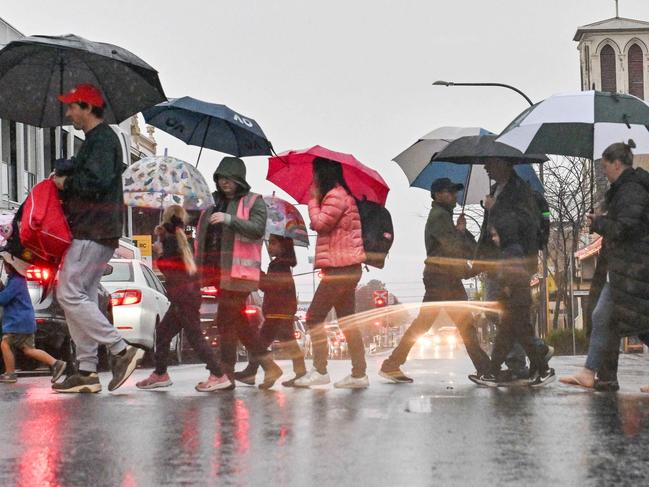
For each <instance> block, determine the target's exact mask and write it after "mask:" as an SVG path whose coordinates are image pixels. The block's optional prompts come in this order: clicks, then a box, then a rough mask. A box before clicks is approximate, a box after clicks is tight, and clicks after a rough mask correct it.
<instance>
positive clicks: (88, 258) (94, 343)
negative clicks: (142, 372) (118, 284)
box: [56, 239, 126, 372]
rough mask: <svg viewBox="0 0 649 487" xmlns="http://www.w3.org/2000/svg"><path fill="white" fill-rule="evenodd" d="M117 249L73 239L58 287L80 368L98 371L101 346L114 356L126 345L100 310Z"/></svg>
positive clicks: (59, 298)
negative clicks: (105, 276) (101, 289)
mask: <svg viewBox="0 0 649 487" xmlns="http://www.w3.org/2000/svg"><path fill="white" fill-rule="evenodd" d="M112 256H113V249H112V248H110V247H107V246H105V245H101V244H99V243H97V242H93V241H92V240H76V239H75V240H73V241H72V245H70V248H69V249H68V252H67V254H66V255H65V258H64V259H63V266H62V267H61V270H60V271H59V281H58V284H57V287H56V292H57V298H58V300H59V303H61V307H62V308H63V311H64V312H65V320H66V321H67V324H68V330H70V336H71V337H72V340H73V341H74V344H75V346H76V349H77V360H78V361H79V369H80V370H84V371H87V372H96V371H97V347H98V346H99V345H106V346H107V347H108V349H109V350H110V352H111V353H112V354H117V353H119V352H121V351H122V350H124V348H125V347H126V342H125V341H124V339H123V338H122V337H121V335H120V334H119V333H118V332H117V330H116V329H115V327H113V325H112V324H111V323H110V322H109V321H108V320H107V319H106V317H105V316H104V315H103V314H102V312H101V311H100V310H99V306H98V300H97V290H98V288H99V281H101V277H102V275H103V273H104V269H105V268H106V264H107V263H108V261H109V260H110V258H111V257H112Z"/></svg>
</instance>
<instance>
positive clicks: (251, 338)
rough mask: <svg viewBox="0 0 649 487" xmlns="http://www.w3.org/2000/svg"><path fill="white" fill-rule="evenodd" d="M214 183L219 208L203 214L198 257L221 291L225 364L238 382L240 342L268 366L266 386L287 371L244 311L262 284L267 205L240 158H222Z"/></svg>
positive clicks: (207, 282)
mask: <svg viewBox="0 0 649 487" xmlns="http://www.w3.org/2000/svg"><path fill="white" fill-rule="evenodd" d="M214 182H215V183H216V191H215V192H214V194H213V196H214V206H213V207H212V208H210V209H208V210H206V211H204V212H203V214H202V215H201V218H200V221H199V224H198V238H197V242H196V247H197V248H196V255H197V265H198V269H199V271H200V272H201V276H202V285H203V286H214V287H216V288H217V289H219V291H220V293H219V308H218V311H217V314H216V318H215V324H216V326H217V328H218V330H219V338H220V344H221V346H220V349H221V362H222V365H223V368H224V371H225V372H226V373H227V374H228V376H229V377H230V378H231V380H232V382H233V384H234V365H235V363H236V358H237V340H240V341H241V343H243V345H244V346H245V347H246V349H247V350H248V353H250V354H251V355H252V356H253V357H255V358H256V359H257V360H258V362H259V363H260V365H261V366H262V368H263V369H264V372H265V375H264V381H263V382H262V383H261V384H260V386H259V387H260V388H261V389H267V388H270V387H272V386H273V384H274V383H275V381H276V380H277V379H278V378H279V377H280V376H281V375H282V369H281V368H280V367H279V366H278V365H277V364H276V363H275V362H273V360H272V359H271V357H270V355H269V354H268V352H267V350H266V349H265V348H264V347H263V345H262V344H261V341H260V340H259V337H258V333H257V330H254V329H252V328H251V327H250V325H249V324H248V321H247V319H246V317H245V315H244V313H243V310H244V308H245V305H246V299H247V297H248V295H249V294H250V293H251V292H252V291H255V290H257V289H258V288H259V276H260V269H261V244H262V239H263V237H264V232H265V229H266V204H265V203H264V200H263V198H262V197H261V196H260V195H258V194H255V193H252V192H251V191H250V185H249V184H248V182H247V181H246V166H245V165H244V163H243V161H242V160H241V159H239V158H237V157H225V158H223V160H221V162H220V164H219V166H218V168H217V169H216V171H215V172H214ZM242 249H243V250H242ZM251 253H252V254H254V255H252V256H251Z"/></svg>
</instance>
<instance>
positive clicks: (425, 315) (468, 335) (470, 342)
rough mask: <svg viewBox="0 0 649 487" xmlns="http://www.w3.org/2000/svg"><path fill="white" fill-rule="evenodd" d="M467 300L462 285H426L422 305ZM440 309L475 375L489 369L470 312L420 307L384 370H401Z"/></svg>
mask: <svg viewBox="0 0 649 487" xmlns="http://www.w3.org/2000/svg"><path fill="white" fill-rule="evenodd" d="M424 284H427V282H426V279H424ZM466 300H467V295H466V291H465V290H464V286H462V283H457V284H456V285H455V286H454V285H450V286H449V287H445V288H441V287H438V286H431V285H426V294H425V295H424V299H423V302H424V303H431V302H439V301H466ZM442 309H446V313H447V314H448V315H449V317H450V318H451V320H452V321H453V322H454V323H455V326H456V327H457V329H458V330H459V332H460V335H461V336H462V341H463V342H464V346H465V347H466V351H467V353H468V354H469V358H470V359H471V361H472V362H473V365H474V366H475V368H476V370H477V372H478V374H479V375H481V374H483V373H486V372H487V370H488V368H489V356H488V355H487V354H486V353H485V352H484V350H482V348H480V342H479V341H478V334H477V332H476V329H475V327H474V326H473V317H472V316H471V312H469V311H466V310H463V309H461V308H459V309H458V308H450V307H448V306H447V307H443V306H422V307H421V309H420V310H419V314H418V315H417V318H415V320H414V321H413V322H412V323H411V324H410V326H409V327H408V329H407V330H406V332H405V333H404V334H403V337H401V341H400V342H399V345H397V347H396V348H395V349H394V350H393V351H392V353H391V354H390V357H389V358H388V359H387V360H386V362H387V364H386V365H385V367H388V368H389V367H400V366H401V365H403V364H404V363H405V362H406V359H407V358H408V354H409V353H410V349H411V348H412V347H413V346H414V344H415V343H416V342H417V339H418V338H419V337H420V336H422V335H423V334H424V333H426V332H427V331H428V330H429V329H430V327H431V326H432V325H433V323H434V322H435V320H436V319H437V316H438V315H439V313H440V312H441V311H442Z"/></svg>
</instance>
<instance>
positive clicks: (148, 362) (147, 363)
mask: <svg viewBox="0 0 649 487" xmlns="http://www.w3.org/2000/svg"><path fill="white" fill-rule="evenodd" d="M159 323H160V317H159V316H156V318H155V327H154V328H153V345H151V347H149V348H147V349H145V352H144V359H143V360H142V364H143V366H144V367H154V366H155V349H156V346H155V344H156V341H157V335H156V333H157V330H158V324H159Z"/></svg>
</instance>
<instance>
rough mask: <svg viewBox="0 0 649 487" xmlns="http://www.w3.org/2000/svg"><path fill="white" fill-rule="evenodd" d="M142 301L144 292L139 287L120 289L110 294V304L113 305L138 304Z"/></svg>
mask: <svg viewBox="0 0 649 487" xmlns="http://www.w3.org/2000/svg"><path fill="white" fill-rule="evenodd" d="M141 301H142V293H141V292H140V290H139V289H120V290H119V291H115V292H114V293H111V295H110V304H111V305H113V306H126V305H129V304H138V303H139V302H141Z"/></svg>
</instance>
